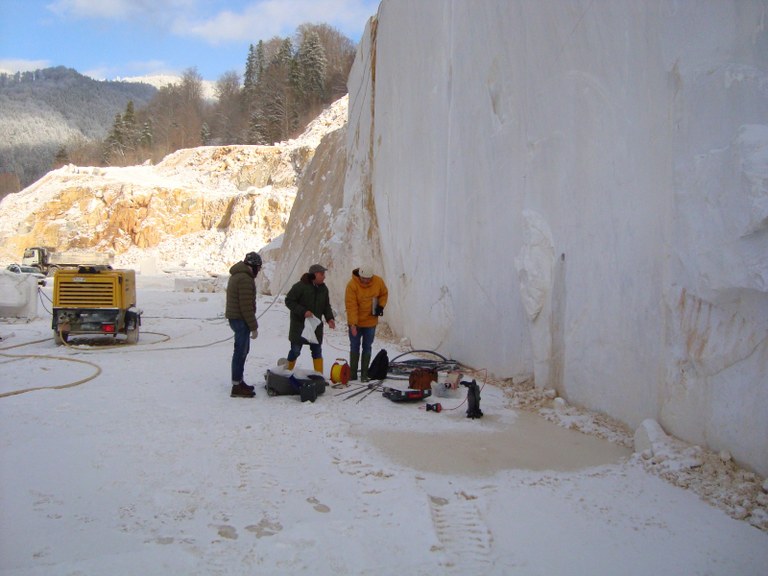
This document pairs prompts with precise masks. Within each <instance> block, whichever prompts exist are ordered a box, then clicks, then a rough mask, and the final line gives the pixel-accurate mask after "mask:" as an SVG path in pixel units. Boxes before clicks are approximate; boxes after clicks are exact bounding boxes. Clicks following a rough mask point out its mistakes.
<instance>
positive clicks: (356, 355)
mask: <svg viewBox="0 0 768 576" xmlns="http://www.w3.org/2000/svg"><path fill="white" fill-rule="evenodd" d="M358 364H360V352H350V353H349V379H350V381H351V380H357V365H358Z"/></svg>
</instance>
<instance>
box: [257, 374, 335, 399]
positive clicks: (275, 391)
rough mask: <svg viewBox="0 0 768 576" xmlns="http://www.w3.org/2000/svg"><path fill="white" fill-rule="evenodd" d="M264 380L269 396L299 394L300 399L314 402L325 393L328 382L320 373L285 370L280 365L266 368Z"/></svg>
mask: <svg viewBox="0 0 768 576" xmlns="http://www.w3.org/2000/svg"><path fill="white" fill-rule="evenodd" d="M264 380H265V381H266V384H265V385H264V387H265V388H266V389H267V394H268V395H269V396H297V395H298V396H300V398H301V401H302V402H305V401H307V400H309V401H310V402H314V401H315V400H316V399H317V397H318V396H320V395H321V394H324V393H325V388H326V386H327V385H328V383H327V382H326V381H325V378H323V375H322V374H319V373H317V372H310V371H305V370H298V369H296V370H287V369H285V368H282V367H279V366H278V367H276V368H268V369H267V371H266V372H265V373H264Z"/></svg>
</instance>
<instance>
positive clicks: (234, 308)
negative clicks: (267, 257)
mask: <svg viewBox="0 0 768 576" xmlns="http://www.w3.org/2000/svg"><path fill="white" fill-rule="evenodd" d="M259 270H261V256H259V255H258V254H257V253H256V252H248V254H246V255H245V258H243V261H242V262H238V263H237V264H235V265H234V266H232V267H231V268H230V269H229V274H230V276H229V281H228V282H227V305H226V309H225V312H224V317H225V318H226V319H227V320H229V327H230V328H232V331H233V332H234V333H235V349H234V351H233V352H232V392H231V394H230V396H233V397H238V398H253V397H254V396H256V392H255V391H254V389H253V386H249V385H248V384H246V383H245V382H244V381H243V372H244V371H245V360H246V358H248V352H250V350H251V344H250V341H249V340H248V336H249V335H250V338H251V340H255V339H256V337H257V336H258V335H259V322H258V320H256V276H257V275H258V274H259Z"/></svg>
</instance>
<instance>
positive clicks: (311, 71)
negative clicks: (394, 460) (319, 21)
mask: <svg viewBox="0 0 768 576" xmlns="http://www.w3.org/2000/svg"><path fill="white" fill-rule="evenodd" d="M296 60H297V69H298V70H297V73H296V74H295V77H296V84H295V85H296V88H297V91H298V96H299V98H300V99H301V101H302V102H303V103H304V104H306V105H308V106H312V105H317V104H320V103H322V102H324V101H325V74H326V69H327V63H328V62H327V59H326V57H325V49H324V48H323V45H322V44H321V43H320V37H319V36H318V35H317V32H315V31H314V30H313V31H310V32H309V33H307V34H305V35H304V38H303V40H302V42H301V46H300V47H299V52H298V54H297V57H296Z"/></svg>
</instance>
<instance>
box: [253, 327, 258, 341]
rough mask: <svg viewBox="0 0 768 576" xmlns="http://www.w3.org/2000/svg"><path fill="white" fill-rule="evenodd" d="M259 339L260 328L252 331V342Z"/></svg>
mask: <svg viewBox="0 0 768 576" xmlns="http://www.w3.org/2000/svg"><path fill="white" fill-rule="evenodd" d="M258 337H259V330H258V328H257V329H256V330H251V340H256V338H258Z"/></svg>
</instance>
